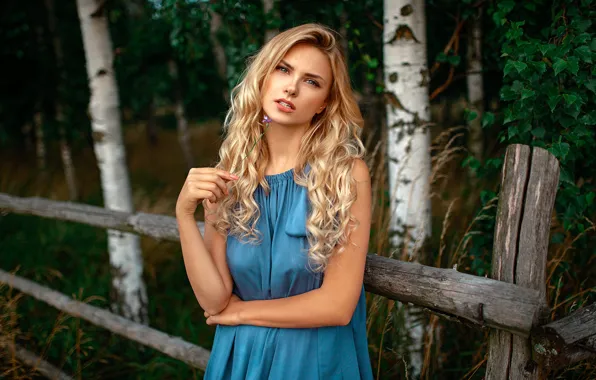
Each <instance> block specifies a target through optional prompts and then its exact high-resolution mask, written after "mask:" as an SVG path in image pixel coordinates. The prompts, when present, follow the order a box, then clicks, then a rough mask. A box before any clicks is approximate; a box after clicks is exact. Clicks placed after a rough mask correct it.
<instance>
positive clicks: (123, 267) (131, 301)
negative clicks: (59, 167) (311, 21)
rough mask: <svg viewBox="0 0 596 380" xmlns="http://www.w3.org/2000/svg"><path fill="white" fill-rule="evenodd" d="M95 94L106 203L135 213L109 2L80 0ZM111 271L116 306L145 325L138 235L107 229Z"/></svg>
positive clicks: (93, 118) (95, 132) (96, 137)
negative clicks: (111, 34)
mask: <svg viewBox="0 0 596 380" xmlns="http://www.w3.org/2000/svg"><path fill="white" fill-rule="evenodd" d="M77 9H78V14H79V21H80V24H81V32H82V37H83V44H84V49H85V59H86V63H87V75H88V80H89V88H90V93H91V98H90V102H89V115H90V118H91V129H92V131H93V146H94V150H95V155H96V158H97V163H98V166H99V171H100V176H101V185H102V190H103V197H104V204H105V207H106V208H108V209H112V210H118V211H126V212H133V204H132V195H131V189H130V183H129V178H128V170H127V168H126V153H125V149H124V144H123V141H122V131H121V121H120V114H119V112H120V109H119V107H120V105H119V98H118V87H117V86H116V79H115V75H114V69H113V66H112V61H113V49H112V42H111V39H110V34H109V30H108V21H107V17H106V10H105V2H104V1H97V0H77ZM108 251H109V256H110V266H111V269H112V276H113V277H112V290H113V292H112V293H113V299H112V307H113V308H114V309H115V311H117V312H118V313H120V314H122V315H123V316H125V317H127V318H129V319H132V320H134V321H137V322H143V323H147V319H148V318H147V307H146V305H147V292H146V289H145V284H144V282H143V278H142V274H143V261H142V255H141V249H140V239H139V237H138V236H137V235H134V234H129V233H122V232H118V231H113V230H108Z"/></svg>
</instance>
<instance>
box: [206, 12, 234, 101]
mask: <svg viewBox="0 0 596 380" xmlns="http://www.w3.org/2000/svg"><path fill="white" fill-rule="evenodd" d="M209 15H210V16H211V21H210V25H209V38H210V40H211V45H212V48H213V55H214V57H215V64H216V65H217V74H218V75H219V77H220V79H221V80H222V82H223V89H222V96H223V97H224V99H225V101H226V102H228V103H229V102H230V89H229V87H228V59H227V58H226V51H225V49H224V47H223V45H222V44H221V42H220V41H219V38H218V36H217V34H218V33H219V32H220V30H221V27H222V17H221V15H220V14H219V13H217V12H215V11H214V10H213V9H209Z"/></svg>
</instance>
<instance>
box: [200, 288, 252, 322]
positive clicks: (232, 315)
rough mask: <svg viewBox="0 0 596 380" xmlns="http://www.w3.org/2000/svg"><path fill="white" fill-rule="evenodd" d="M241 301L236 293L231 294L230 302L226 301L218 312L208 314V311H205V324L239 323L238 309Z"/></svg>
mask: <svg viewBox="0 0 596 380" xmlns="http://www.w3.org/2000/svg"><path fill="white" fill-rule="evenodd" d="M243 302H244V301H242V300H241V299H240V298H239V297H238V296H237V295H235V294H232V296H231V297H230V302H228V305H227V306H226V308H225V309H223V310H222V311H221V312H220V313H219V314H215V315H210V314H209V313H207V312H205V318H207V324H208V325H228V326H236V325H239V324H241V323H242V322H241V320H240V309H241V307H242V303H243Z"/></svg>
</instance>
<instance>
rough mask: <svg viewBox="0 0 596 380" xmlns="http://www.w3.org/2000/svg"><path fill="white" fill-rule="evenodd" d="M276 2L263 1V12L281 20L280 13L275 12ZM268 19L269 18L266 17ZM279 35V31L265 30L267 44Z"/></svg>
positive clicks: (270, 0) (273, 0) (274, 29)
mask: <svg viewBox="0 0 596 380" xmlns="http://www.w3.org/2000/svg"><path fill="white" fill-rule="evenodd" d="M274 7H275V0H263V12H264V13H265V15H267V14H268V13H272V15H273V16H274V17H276V18H279V12H276V11H274ZM265 17H267V16H265ZM278 34H279V29H277V28H269V27H267V28H266V29H265V43H267V42H269V41H270V40H271V39H272V38H273V37H275V36H276V35H278Z"/></svg>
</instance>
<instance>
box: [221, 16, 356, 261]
mask: <svg viewBox="0 0 596 380" xmlns="http://www.w3.org/2000/svg"><path fill="white" fill-rule="evenodd" d="M338 39H339V36H337V34H336V33H335V32H334V31H332V30H331V29H329V28H327V27H325V26H322V25H319V24H304V25H300V26H297V27H294V28H292V29H288V30H286V31H284V32H283V33H280V34H278V35H277V36H275V37H274V38H273V39H271V40H270V41H269V42H268V43H267V44H266V45H265V46H263V48H262V49H261V50H260V51H259V52H258V53H257V54H256V55H254V56H252V57H251V58H249V60H248V65H247V69H246V71H245V72H244V76H243V79H242V81H241V82H240V83H239V84H238V85H237V86H236V87H235V88H234V89H233V90H232V102H231V107H230V109H229V111H228V113H227V115H226V119H225V123H224V132H225V139H224V141H223V143H222V146H221V148H220V151H219V162H218V164H217V165H216V167H217V168H220V169H223V170H227V171H230V172H232V173H235V174H236V175H238V176H239V177H240V179H238V180H236V181H234V182H233V183H234V185H233V187H232V189H231V191H230V195H229V196H228V197H226V198H225V199H224V200H222V201H220V202H219V204H218V205H217V206H216V209H215V213H216V215H217V218H215V220H216V221H215V223H213V225H214V226H215V228H216V229H217V230H218V231H219V232H220V233H222V234H231V235H233V236H236V237H239V238H242V239H245V240H248V241H250V242H258V241H259V240H260V237H259V235H260V233H259V232H258V231H257V229H256V225H257V220H258V218H259V217H260V211H259V206H258V204H257V203H256V201H255V199H254V195H253V193H254V191H255V190H256V189H257V187H258V186H259V185H261V186H262V188H263V189H264V190H265V192H266V193H268V192H269V191H270V188H269V185H268V183H267V181H266V179H265V169H266V167H267V163H268V161H269V151H268V148H267V144H266V143H265V141H263V139H260V136H261V134H262V133H263V128H264V127H265V125H264V124H263V123H262V119H263V116H264V115H263V108H262V103H261V90H262V89H263V84H264V83H265V81H266V80H267V79H268V77H269V75H271V73H272V72H273V70H274V68H275V67H276V66H277V65H278V64H279V62H280V61H281V60H282V59H283V57H284V56H285V54H286V53H287V52H288V51H289V50H290V49H291V48H292V47H293V46H294V45H296V44H298V43H306V44H310V45H312V46H314V47H317V48H318V49H320V51H322V52H323V53H324V54H326V55H327V57H328V58H329V62H330V64H331V69H332V73H333V83H332V85H331V88H330V93H329V97H328V99H327V107H326V108H325V109H324V111H323V112H321V113H320V114H316V115H315V116H314V117H313V119H312V121H311V125H310V127H309V128H308V129H307V131H306V132H305V134H304V136H303V137H302V141H301V145H300V151H299V154H298V158H297V164H296V167H295V168H294V180H295V181H296V183H297V184H298V185H300V186H304V187H306V189H307V194H308V199H309V203H310V205H309V215H308V217H307V221H306V231H307V238H308V242H309V246H310V247H309V252H308V262H309V265H310V267H311V269H312V270H314V271H316V272H320V271H324V270H325V268H326V267H327V264H328V261H329V258H330V257H331V256H332V255H334V254H336V253H339V252H341V251H342V250H343V246H344V244H345V243H348V242H349V234H350V232H351V230H353V228H354V227H355V226H356V220H355V218H354V217H353V216H352V215H351V213H350V211H349V210H350V207H351V206H352V204H353V203H354V201H355V199H356V183H355V181H354V180H353V178H352V175H351V173H352V167H353V165H354V161H355V159H356V158H361V157H363V156H364V154H365V148H364V146H363V144H362V141H361V139H360V133H361V130H362V126H363V120H362V115H361V113H360V109H359V108H358V104H357V102H356V99H355V97H354V94H353V92H352V88H351V85H350V78H349V74H348V69H347V66H346V61H345V58H344V53H343V52H342V50H341V47H340V41H339V40H338ZM255 141H257V143H256V145H254V148H253V144H254V143H255ZM251 148H252V150H251ZM249 151H250V153H248V152H249ZM246 154H248V155H247V156H245V155H246ZM307 164H308V165H309V166H310V170H309V171H305V167H306V165H307ZM338 244H339V248H338Z"/></svg>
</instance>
